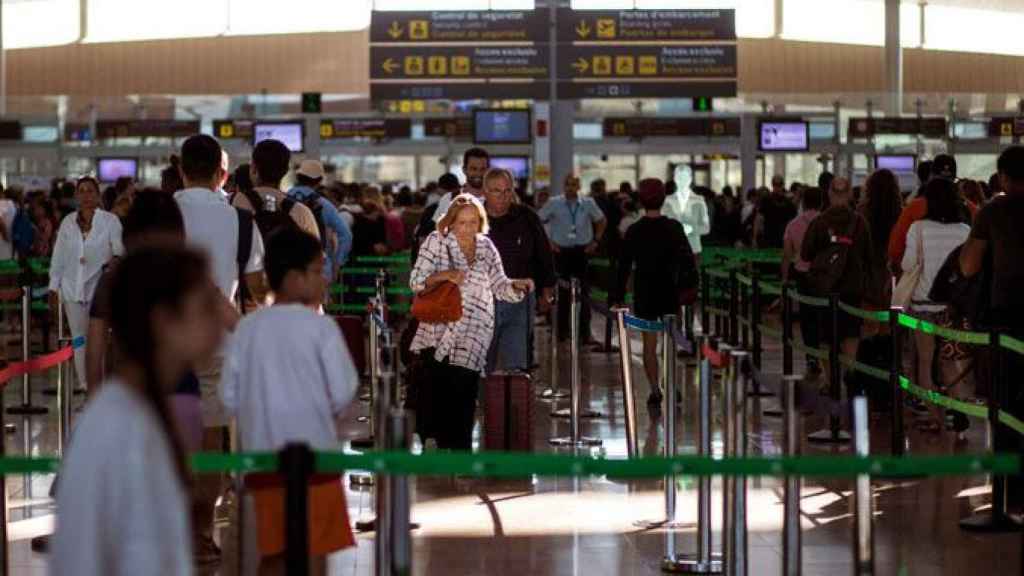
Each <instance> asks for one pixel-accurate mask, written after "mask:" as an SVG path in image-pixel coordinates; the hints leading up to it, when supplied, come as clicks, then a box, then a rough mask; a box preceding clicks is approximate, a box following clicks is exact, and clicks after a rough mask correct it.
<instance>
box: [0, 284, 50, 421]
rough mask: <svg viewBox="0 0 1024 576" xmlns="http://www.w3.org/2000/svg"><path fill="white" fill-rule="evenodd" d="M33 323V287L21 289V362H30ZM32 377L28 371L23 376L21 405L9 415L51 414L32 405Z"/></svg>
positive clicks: (8, 410) (47, 410) (11, 409)
mask: <svg viewBox="0 0 1024 576" xmlns="http://www.w3.org/2000/svg"><path fill="white" fill-rule="evenodd" d="M31 323H32V287H31V286H22V287H21V360H22V362H28V361H29V357H30V355H31V346H30V344H31V343H32V342H31V337H32V331H31V329H30V328H31ZM30 381H31V377H30V376H29V374H28V372H27V371H26V372H25V373H24V374H22V376H21V405H20V406H12V407H10V408H8V409H7V413H8V414H18V415H21V416H40V415H43V414H46V413H47V412H49V409H47V408H46V406H36V405H34V404H32V388H31V384H30Z"/></svg>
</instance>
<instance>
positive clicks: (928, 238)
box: [901, 178, 971, 440]
mask: <svg viewBox="0 0 1024 576" xmlns="http://www.w3.org/2000/svg"><path fill="white" fill-rule="evenodd" d="M924 197H925V200H927V202H928V212H927V213H926V215H925V217H924V219H923V220H918V221H917V222H914V223H913V224H912V225H911V226H910V229H909V230H908V231H907V249H906V251H905V252H904V253H903V262H902V263H901V268H902V269H903V271H904V273H906V272H907V271H909V270H913V269H918V270H920V274H919V276H918V279H917V284H916V285H915V287H914V292H913V295H912V296H911V300H910V312H911V314H912V315H913V316H914V317H916V318H920V319H921V320H924V321H926V322H931V323H933V324H946V323H947V321H946V315H945V311H946V306H945V305H944V304H936V303H934V302H932V301H931V300H929V299H928V293H929V292H931V289H932V284H934V283H935V277H936V276H937V275H938V273H939V270H940V269H941V268H942V264H943V263H944V262H945V261H946V258H947V257H948V256H949V253H950V252H952V251H953V250H955V249H956V248H957V246H960V245H961V244H963V243H964V242H966V241H967V237H968V235H970V233H971V227H970V226H968V225H967V224H965V223H964V222H963V220H962V219H961V218H962V216H961V209H960V208H961V201H960V198H959V194H958V192H957V190H956V187H955V186H954V184H953V182H952V181H950V180H946V179H945V178H934V179H932V180H931V181H930V182H928V184H927V185H926V186H925V190H924ZM914 350H915V356H916V363H915V365H916V371H917V374H916V376H917V382H918V384H919V385H920V386H921V387H922V388H925V389H927V390H930V389H933V388H934V389H936V390H938V391H939V392H941V393H943V394H947V395H950V392H949V391H948V390H946V389H945V387H944V386H943V382H934V381H933V379H932V360H933V358H934V356H935V336H933V335H931V334H926V333H925V332H923V331H918V330H915V331H914ZM958 374H960V370H959V369H958V367H957V366H956V365H955V363H951V362H946V361H941V360H940V362H939V376H940V377H941V378H942V379H943V380H945V381H946V382H953V381H955V380H956V378H957V375H958ZM954 388H959V387H958V386H954ZM957 392H959V390H954V391H953V393H952V394H951V395H953V396H960V394H958V393H957ZM943 422H944V420H943V417H942V410H941V409H940V408H939V407H937V406H935V405H933V404H929V410H928V418H927V419H925V420H922V421H920V422H919V423H918V424H919V427H920V428H921V430H922V431H924V432H928V433H931V434H938V433H940V432H941V431H942V430H943V428H944V426H943ZM967 424H968V423H967V417H966V416H963V415H958V416H957V417H956V418H955V421H954V429H955V431H956V433H957V439H958V440H962V439H963V434H964V432H966V430H967Z"/></svg>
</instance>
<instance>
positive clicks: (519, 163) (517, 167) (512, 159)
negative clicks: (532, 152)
mask: <svg viewBox="0 0 1024 576" xmlns="http://www.w3.org/2000/svg"><path fill="white" fill-rule="evenodd" d="M491 168H504V169H505V170H508V171H509V172H511V173H512V176H513V177H514V178H515V179H516V180H522V179H524V178H529V177H530V159H529V158H527V157H526V156H492V157H491Z"/></svg>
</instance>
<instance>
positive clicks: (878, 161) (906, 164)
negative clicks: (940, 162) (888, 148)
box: [875, 154, 917, 173]
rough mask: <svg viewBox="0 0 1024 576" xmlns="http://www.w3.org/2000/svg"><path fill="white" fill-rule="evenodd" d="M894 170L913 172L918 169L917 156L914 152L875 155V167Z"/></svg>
mask: <svg viewBox="0 0 1024 576" xmlns="http://www.w3.org/2000/svg"><path fill="white" fill-rule="evenodd" d="M883 168H884V169H886V170H892V171H893V172H897V173H899V172H903V173H907V172H910V173H913V172H914V171H915V170H916V169H917V157H916V156H914V155H913V154H891V155H884V156H882V155H879V156H875V169H876V170H881V169H883Z"/></svg>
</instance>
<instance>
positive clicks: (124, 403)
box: [51, 246, 222, 576]
mask: <svg viewBox="0 0 1024 576" xmlns="http://www.w3.org/2000/svg"><path fill="white" fill-rule="evenodd" d="M111 300H112V301H113V302H116V303H117V304H116V305H115V306H114V307H113V309H112V314H111V318H110V321H111V327H112V329H113V334H114V339H115V341H116V344H117V348H118V352H119V358H118V360H119V361H118V363H117V366H116V369H115V371H114V374H113V375H112V376H111V377H109V378H108V379H107V380H106V381H105V382H104V384H103V386H102V387H101V388H100V390H99V392H98V393H97V394H96V395H95V397H94V398H93V399H92V400H91V401H90V402H89V404H88V406H87V408H86V410H85V412H84V413H83V414H82V416H81V418H80V419H79V420H78V423H77V426H76V430H75V441H74V442H73V443H72V445H71V447H70V450H69V452H68V453H67V455H66V457H65V459H64V462H63V467H62V469H61V482H60V485H59V486H58V491H57V516H58V521H57V531H56V534H55V536H54V541H53V547H52V550H53V561H52V562H53V563H52V570H51V573H52V574H75V575H81V576H92V575H97V576H99V575H118V574H152V573H155V572H159V573H160V574H166V575H173V576H178V575H190V574H192V573H193V557H192V532H191V528H190V526H189V500H188V496H187V494H188V492H187V484H188V482H189V474H188V470H187V467H186V463H185V456H184V449H183V448H182V444H181V440H180V438H179V437H178V435H177V434H176V433H175V429H174V423H173V419H172V417H171V411H170V408H169V407H168V403H167V396H168V395H169V394H170V393H171V392H172V391H173V390H174V388H175V386H176V385H177V384H178V383H179V382H180V381H181V379H182V376H183V375H185V374H186V372H187V371H188V370H189V369H190V368H191V367H192V366H193V365H195V364H196V363H197V362H199V361H201V360H203V359H204V358H205V357H206V356H207V355H208V354H209V353H210V350H216V349H217V348H218V347H219V345H220V342H219V340H220V335H221V333H222V325H221V321H220V318H219V315H218V310H219V305H220V297H219V293H218V292H217V290H216V288H215V287H214V285H213V283H212V281H211V279H210V273H209V270H208V264H207V262H206V260H205V259H204V258H203V257H202V256H200V255H199V254H197V253H194V252H191V251H188V250H185V249H182V248H175V247H169V246H164V247H154V248H142V249H140V250H138V251H136V252H134V253H132V254H129V255H128V256H127V257H125V258H124V259H123V260H122V261H121V262H120V263H119V265H118V267H117V271H116V273H115V276H114V278H113V280H112V282H111Z"/></svg>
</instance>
